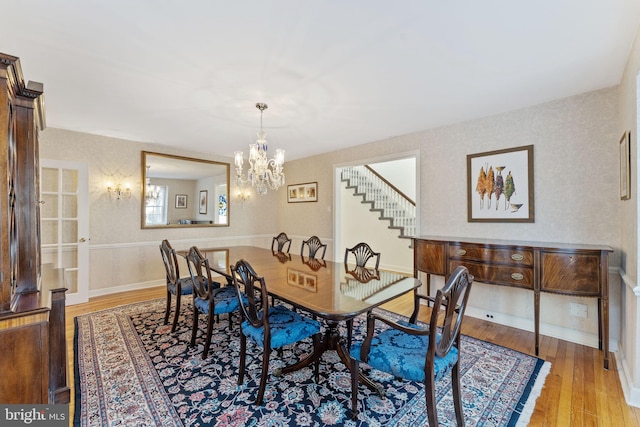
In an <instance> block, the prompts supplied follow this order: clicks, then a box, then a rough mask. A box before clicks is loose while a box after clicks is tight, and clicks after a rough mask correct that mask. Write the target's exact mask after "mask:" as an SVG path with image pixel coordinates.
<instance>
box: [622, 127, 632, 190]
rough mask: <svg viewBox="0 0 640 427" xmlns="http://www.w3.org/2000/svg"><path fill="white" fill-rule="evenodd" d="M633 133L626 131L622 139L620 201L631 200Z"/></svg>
mask: <svg viewBox="0 0 640 427" xmlns="http://www.w3.org/2000/svg"><path fill="white" fill-rule="evenodd" d="M630 151H631V133H630V132H629V131H626V132H625V133H624V134H623V135H622V138H620V199H621V200H629V199H630V198H631V173H630V171H631V169H630V168H631V152H630Z"/></svg>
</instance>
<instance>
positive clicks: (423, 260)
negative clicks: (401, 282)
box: [414, 240, 445, 276]
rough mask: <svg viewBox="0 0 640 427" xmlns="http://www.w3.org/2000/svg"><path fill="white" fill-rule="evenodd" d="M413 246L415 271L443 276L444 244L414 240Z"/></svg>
mask: <svg viewBox="0 0 640 427" xmlns="http://www.w3.org/2000/svg"><path fill="white" fill-rule="evenodd" d="M414 245H415V247H414V251H415V252H414V253H415V259H414V262H415V267H416V270H419V271H424V272H425V273H431V274H439V275H442V276H444V274H445V271H444V266H445V262H444V257H445V251H444V243H438V242H429V241H424V240H415V241H414Z"/></svg>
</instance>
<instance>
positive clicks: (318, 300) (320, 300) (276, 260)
mask: <svg viewBox="0 0 640 427" xmlns="http://www.w3.org/2000/svg"><path fill="white" fill-rule="evenodd" d="M199 250H200V252H201V253H202V255H203V256H204V257H205V258H208V259H209V265H210V268H211V270H213V271H215V272H217V273H218V274H221V275H223V276H225V277H226V278H227V279H230V277H231V276H230V275H231V270H230V265H234V264H235V263H236V262H237V261H238V260H240V259H245V260H246V261H248V262H249V264H251V266H252V267H253V269H254V270H255V272H256V273H257V274H258V275H260V276H263V277H264V279H265V283H266V285H267V291H268V293H269V294H270V295H272V296H274V297H276V298H277V299H280V300H281V301H285V302H288V303H289V304H292V305H294V306H296V307H300V308H303V309H305V310H307V311H308V312H310V313H312V314H316V315H318V316H320V317H323V318H325V319H329V320H333V321H340V320H345V319H350V318H353V317H355V316H357V315H359V314H361V313H365V312H367V311H369V310H371V309H372V308H374V307H377V306H379V305H381V304H384V303H386V302H388V301H391V300H393V299H394V298H397V297H399V296H401V295H404V294H405V293H407V292H411V291H413V290H415V289H417V288H419V287H420V285H421V283H420V280H418V279H415V278H414V277H412V276H410V275H407V274H402V273H397V272H390V271H383V270H377V271H374V270H368V271H367V272H366V273H367V274H360V273H361V272H362V270H360V272H357V271H354V266H350V265H347V266H345V264H343V263H337V262H333V261H325V260H316V259H313V258H308V257H301V256H300V255H295V254H284V253H282V252H274V251H272V250H270V249H264V248H258V247H254V246H230V247H219V248H199ZM177 252H178V253H179V254H181V255H184V254H185V253H186V251H177ZM349 271H352V272H351V273H349Z"/></svg>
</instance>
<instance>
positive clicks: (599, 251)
mask: <svg viewBox="0 0 640 427" xmlns="http://www.w3.org/2000/svg"><path fill="white" fill-rule="evenodd" d="M413 240H414V242H413V245H414V275H415V276H416V277H417V276H418V274H419V273H420V272H423V273H426V276H427V277H426V279H427V280H426V285H427V292H429V293H431V275H432V274H435V275H440V276H444V277H445V278H448V277H449V275H450V274H451V273H452V272H453V271H454V270H455V269H456V267H458V266H459V265H464V266H465V267H467V269H468V270H469V273H470V274H472V275H473V276H474V280H475V281H477V282H482V283H487V284H494V285H501V286H511V287H516V288H522V289H525V290H529V291H531V292H532V295H533V302H534V323H535V325H534V330H535V353H536V355H538V351H539V326H540V293H541V292H549V293H554V294H563V295H571V296H579V297H594V298H598V346H599V348H600V349H601V350H603V351H604V368H605V369H609V286H608V269H609V267H608V255H609V253H610V252H612V251H613V249H612V248H610V247H609V246H598V245H569V244H558V243H544V242H518V241H509V240H491V239H463V238H458V237H436V236H422V237H416V238H414V239H413Z"/></svg>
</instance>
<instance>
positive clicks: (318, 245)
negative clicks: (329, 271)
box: [300, 236, 327, 259]
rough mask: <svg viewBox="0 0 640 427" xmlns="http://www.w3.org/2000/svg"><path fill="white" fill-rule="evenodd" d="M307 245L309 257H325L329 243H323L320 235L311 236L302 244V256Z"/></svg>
mask: <svg viewBox="0 0 640 427" xmlns="http://www.w3.org/2000/svg"><path fill="white" fill-rule="evenodd" d="M305 247H306V248H307V256H308V257H309V258H315V259H324V254H325V252H326V251H327V245H325V244H324V243H322V242H321V241H320V239H319V238H318V236H311V237H309V238H308V239H307V240H303V241H302V245H301V246H300V256H304V248H305ZM320 249H322V254H320V253H319V252H320ZM316 255H317V256H316Z"/></svg>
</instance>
